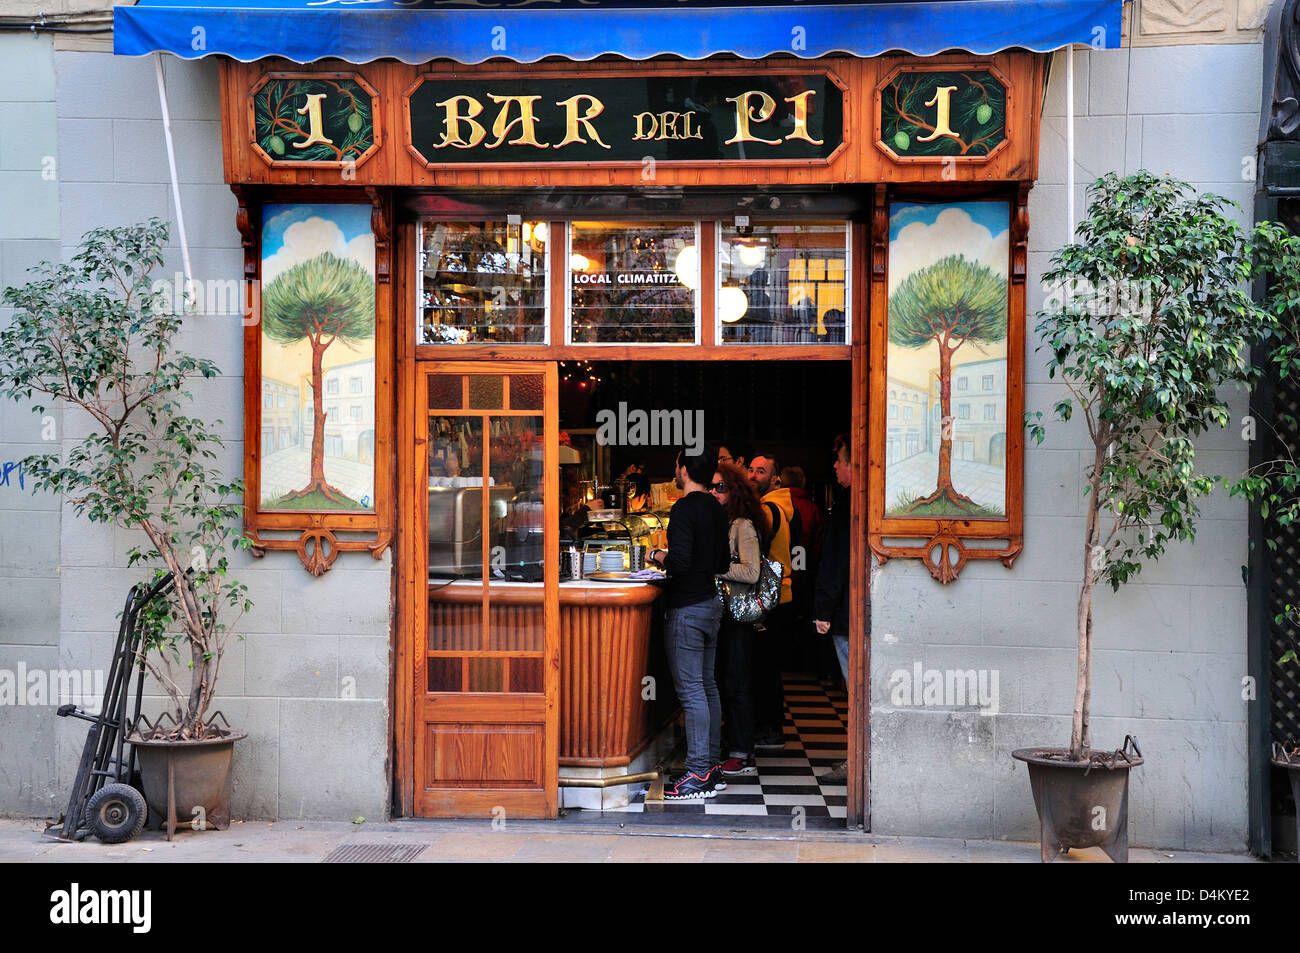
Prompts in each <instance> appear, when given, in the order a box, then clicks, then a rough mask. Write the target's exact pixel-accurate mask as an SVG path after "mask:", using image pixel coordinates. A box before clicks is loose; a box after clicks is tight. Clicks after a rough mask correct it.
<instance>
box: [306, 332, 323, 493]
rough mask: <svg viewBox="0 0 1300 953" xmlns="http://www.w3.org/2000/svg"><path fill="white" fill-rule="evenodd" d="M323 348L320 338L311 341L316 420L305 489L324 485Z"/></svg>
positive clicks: (313, 399)
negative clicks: (309, 478)
mask: <svg viewBox="0 0 1300 953" xmlns="http://www.w3.org/2000/svg"><path fill="white" fill-rule="evenodd" d="M324 358H325V348H324V347H323V346H322V345H321V342H320V339H319V338H315V339H313V340H312V342H311V394H312V396H311V402H312V413H313V417H314V419H315V421H316V424H315V426H314V427H313V428H312V433H311V483H310V484H309V485H308V487H307V490H308V492H310V491H311V490H313V489H315V488H317V487H324V486H325V393H324V391H325V372H324V370H323V369H322V363H323V361H324Z"/></svg>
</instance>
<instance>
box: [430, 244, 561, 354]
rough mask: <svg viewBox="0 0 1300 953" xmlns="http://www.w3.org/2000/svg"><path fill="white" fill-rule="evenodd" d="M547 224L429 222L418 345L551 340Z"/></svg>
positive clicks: (515, 342)
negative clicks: (547, 299)
mask: <svg viewBox="0 0 1300 953" xmlns="http://www.w3.org/2000/svg"><path fill="white" fill-rule="evenodd" d="M548 237H549V229H548V226H547V225H546V223H545V222H522V223H520V224H509V223H507V222H423V223H422V224H421V229H420V245H421V250H420V261H419V270H420V274H421V277H420V281H421V287H420V302H419V305H420V315H421V321H420V340H421V341H422V342H423V343H425V344H465V343H474V342H490V343H493V344H544V343H545V342H546V248H547V239H548Z"/></svg>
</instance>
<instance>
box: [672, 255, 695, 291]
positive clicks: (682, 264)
mask: <svg viewBox="0 0 1300 953" xmlns="http://www.w3.org/2000/svg"><path fill="white" fill-rule="evenodd" d="M673 271H675V272H677V280H678V281H680V282H681V283H682V284H684V285H685V286H686V287H687V288H690V289H691V290H692V291H696V290H698V289H699V287H700V252H699V249H697V248H696V247H695V246H694V245H687V246H686V247H685V248H683V249H682V250H681V251H679V252H678V253H677V261H676V262H674V263H673Z"/></svg>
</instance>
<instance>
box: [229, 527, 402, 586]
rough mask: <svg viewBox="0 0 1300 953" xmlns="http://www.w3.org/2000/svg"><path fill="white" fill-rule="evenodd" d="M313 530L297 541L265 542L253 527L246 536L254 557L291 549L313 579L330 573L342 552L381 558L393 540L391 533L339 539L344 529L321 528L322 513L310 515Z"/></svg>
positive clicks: (304, 533)
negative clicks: (365, 537) (365, 553)
mask: <svg viewBox="0 0 1300 953" xmlns="http://www.w3.org/2000/svg"><path fill="white" fill-rule="evenodd" d="M311 516H312V523H313V525H312V527H311V528H309V529H305V530H303V531H302V535H301V536H300V537H298V538H297V539H292V538H287V539H268V538H266V537H263V536H262V535H261V533H259V532H258V530H257V529H256V528H251V529H249V530H247V533H246V535H247V536H248V538H249V539H251V540H252V541H253V549H252V553H253V555H254V556H258V557H261V556H265V555H266V551H267V550H268V549H279V550H293V551H294V552H296V553H297V554H298V558H299V559H300V560H302V565H303V568H304V569H306V570H307V571H308V572H309V573H311V574H312V575H313V576H319V575H322V574H324V573H326V572H328V571H329V569H330V567H331V566H333V565H334V560H335V559H337V558H338V554H339V553H341V552H368V553H370V555H371V556H373V557H374V558H375V559H382V558H383V555H384V550H385V549H387V548H388V546H389V544H390V543H391V542H392V541H393V533H392V530H387V529H385V530H380V532H379V535H377V536H375V537H373V538H371V539H339V537H338V533H341V532H346V530H338V531H335V530H331V529H327V528H326V527H324V526H323V525H321V514H319V513H313V514H311Z"/></svg>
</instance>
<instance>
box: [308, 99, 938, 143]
mask: <svg viewBox="0 0 1300 953" xmlns="http://www.w3.org/2000/svg"><path fill="white" fill-rule="evenodd" d="M953 88H954V89H956V87H955V86H954V87H953ZM325 96H326V94H325V93H310V94H309V95H308V96H307V103H306V105H304V106H302V107H300V108H299V109H298V115H299V116H306V117H307V129H308V135H307V140H306V141H305V142H295V143H294V144H293V147H294V148H295V149H306V148H307V147H308V146H314V145H315V144H316V143H318V142H326V143H329V144H330V145H334V140H333V139H327V138H325V123H324V121H323V120H322V119H321V114H320V104H321V100H323V99H324V98H325ZM947 114H948V113H947V111H946V110H945V112H944V113H943V115H945V116H946V115H947Z"/></svg>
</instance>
